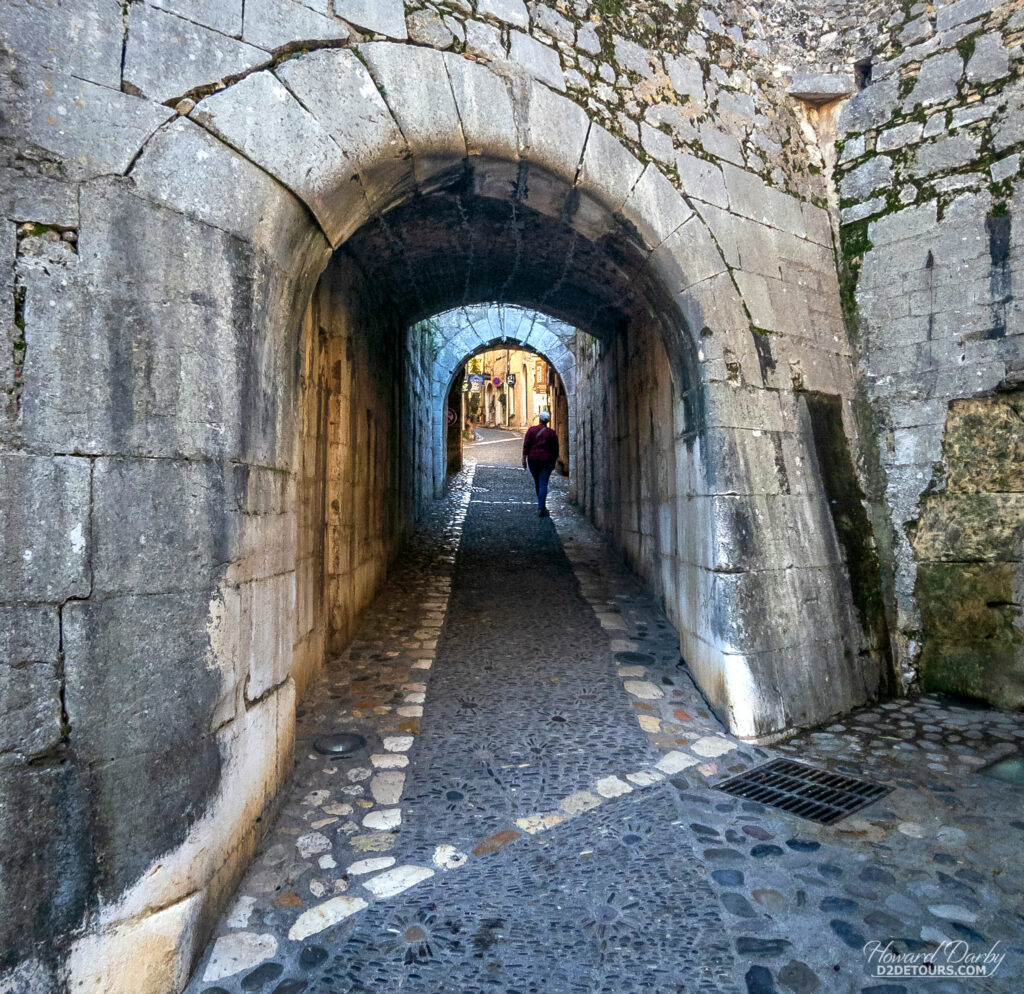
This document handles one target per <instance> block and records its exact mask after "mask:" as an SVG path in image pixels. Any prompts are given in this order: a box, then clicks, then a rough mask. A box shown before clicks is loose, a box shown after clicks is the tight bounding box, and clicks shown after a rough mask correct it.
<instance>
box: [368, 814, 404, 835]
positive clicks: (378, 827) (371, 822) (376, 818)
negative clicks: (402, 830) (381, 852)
mask: <svg viewBox="0 0 1024 994" xmlns="http://www.w3.org/2000/svg"><path fill="white" fill-rule="evenodd" d="M401 824H402V811H401V808H386V809H384V810H383V811H371V812H370V813H369V814H368V815H367V816H366V817H365V818H364V819H363V826H364V827H365V828H370V829H373V830H374V831H375V832H390V831H392V830H394V829H396V828H398V826H399V825H401Z"/></svg>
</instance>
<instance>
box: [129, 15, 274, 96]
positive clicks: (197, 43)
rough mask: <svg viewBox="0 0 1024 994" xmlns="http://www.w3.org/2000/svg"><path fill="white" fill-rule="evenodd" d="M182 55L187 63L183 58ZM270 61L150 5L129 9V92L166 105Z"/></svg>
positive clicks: (256, 51) (256, 50) (260, 53)
mask: <svg viewBox="0 0 1024 994" xmlns="http://www.w3.org/2000/svg"><path fill="white" fill-rule="evenodd" d="M257 17H259V11H257ZM183 50H184V51H187V52H188V53H189V55H188V58H182V57H181V54H180V53H181V52H182V51H183ZM268 61H269V56H268V54H267V52H265V51H264V50H263V49H261V48H256V47H254V46H253V45H247V44H245V43H244V42H240V41H236V40H235V39H233V38H228V37H226V36H225V35H222V34H220V32H217V31H211V30H210V29H208V28H204V27H201V26H200V25H198V24H193V23H192V22H191V21H186V20H184V19H183V18H180V17H177V16H176V15H174V14H168V13H167V12H166V11H162V10H157V9H156V8H153V7H148V6H146V5H145V4H135V5H133V6H132V7H131V8H130V14H129V19H128V42H127V46H126V48H125V63H124V79H125V83H126V85H128V86H130V87H131V90H130V91H129V92H135V93H138V94H139V95H140V96H145V97H149V98H150V99H152V100H156V101H158V102H160V103H163V102H164V101H167V100H172V99H174V98H176V97H183V96H185V94H186V93H188V92H189V91H191V90H194V89H196V88H197V87H200V86H204V85H207V84H210V83H216V82H217V81H218V80H221V79H223V78H224V77H226V76H236V75H238V74H239V73H242V72H244V71H245V70H247V69H252V68H253V67H254V66H258V65H262V64H264V63H266V62H268Z"/></svg>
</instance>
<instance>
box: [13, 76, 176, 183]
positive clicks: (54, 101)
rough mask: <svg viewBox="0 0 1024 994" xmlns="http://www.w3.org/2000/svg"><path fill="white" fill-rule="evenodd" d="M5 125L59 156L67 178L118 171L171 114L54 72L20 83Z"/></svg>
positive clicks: (152, 105) (160, 107) (157, 107)
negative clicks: (19, 94)
mask: <svg viewBox="0 0 1024 994" xmlns="http://www.w3.org/2000/svg"><path fill="white" fill-rule="evenodd" d="M22 92H23V94H24V98H23V100H22V101H21V102H20V105H19V106H16V107H15V108H14V109H13V110H12V111H11V124H16V125H17V126H18V128H19V133H22V134H26V135H31V136H32V143H33V145H35V146H37V147H38V148H42V149H46V150H47V151H49V152H51V153H54V154H55V155H57V156H59V157H61V158H62V160H63V167H62V168H63V171H64V175H65V178H66V179H68V180H85V179H89V178H91V177H94V176H103V175H109V174H111V173H117V174H121V173H124V172H125V170H127V168H128V166H129V165H130V164H131V162H132V160H133V159H134V158H135V156H136V155H137V153H138V151H139V149H140V148H141V147H142V145H143V143H144V142H145V141H146V139H147V138H148V137H149V136H150V135H151V134H152V133H153V132H154V131H155V130H156V129H157V128H158V127H160V125H161V124H163V123H164V122H165V121H167V120H168V119H169V118H171V117H173V115H174V111H173V110H171V108H170V107H163V106H161V105H160V104H158V103H154V102H152V101H150V100H146V99H143V98H141V97H135V96H130V95H129V94H127V93H121V92H119V91H117V90H112V89H110V88H109V87H105V86H97V85H96V84H95V83H89V82H86V81H85V80H81V79H75V78H74V77H72V76H64V75H62V74H60V73H58V72H56V71H43V70H39V75H36V74H35V73H32V74H31V75H29V76H28V78H27V79H26V80H25V81H24V90H23V91H22Z"/></svg>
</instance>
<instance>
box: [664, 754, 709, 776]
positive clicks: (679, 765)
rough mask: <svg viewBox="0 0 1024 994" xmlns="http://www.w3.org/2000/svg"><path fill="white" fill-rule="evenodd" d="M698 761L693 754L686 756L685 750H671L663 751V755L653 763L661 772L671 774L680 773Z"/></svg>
mask: <svg viewBox="0 0 1024 994" xmlns="http://www.w3.org/2000/svg"><path fill="white" fill-rule="evenodd" d="M699 762H700V760H699V759H695V758H694V757H693V756H688V755H687V754H686V753H685V752H679V751H678V750H673V751H672V752H667V753H665V755H664V756H662V757H661V759H659V760H658V762H657V763H655V764H654V765H655V768H656V769H658V770H660V771H661V772H662V773H664V774H666V775H668V776H672V774H673V773H680V772H681V771H683V770H686V769H689V768H690V767H691V766H696V765H697V764H698V763H699Z"/></svg>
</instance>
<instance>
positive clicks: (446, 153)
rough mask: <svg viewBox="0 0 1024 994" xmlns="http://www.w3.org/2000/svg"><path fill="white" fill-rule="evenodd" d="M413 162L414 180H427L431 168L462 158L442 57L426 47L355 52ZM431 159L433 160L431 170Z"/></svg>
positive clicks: (463, 146) (381, 47)
mask: <svg viewBox="0 0 1024 994" xmlns="http://www.w3.org/2000/svg"><path fill="white" fill-rule="evenodd" d="M360 51H361V52H362V54H363V56H364V57H365V59H366V63H367V65H368V66H369V69H370V73H371V74H372V76H373V78H374V79H375V80H376V82H377V83H378V84H379V85H380V86H381V87H383V89H384V94H385V100H386V101H387V104H388V107H389V108H390V109H391V112H392V114H394V117H395V121H396V122H397V124H398V126H399V128H401V131H402V134H403V135H404V137H405V140H406V142H408V145H409V149H410V151H411V152H412V154H413V158H414V159H416V160H422V161H421V162H419V164H418V166H417V179H418V180H419V181H420V182H421V183H423V182H427V181H428V180H429V178H430V176H431V174H432V173H433V171H434V170H435V168H442V167H443V164H446V163H447V162H448V161H449V160H451V159H456V158H462V157H463V156H465V154H466V140H465V137H464V136H463V133H462V125H461V123H460V121H459V112H458V108H457V107H456V105H455V97H454V96H453V95H452V87H451V83H450V82H449V80H448V73H447V71H446V69H445V60H444V55H443V54H442V53H441V52H436V51H434V50H433V49H429V48H412V49H410V48H408V47H406V46H403V45H394V44H384V43H379V44H374V45H365V46H363V47H362V49H360ZM432 160H436V162H437V165H436V166H435V164H434V162H433V161H432Z"/></svg>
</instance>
